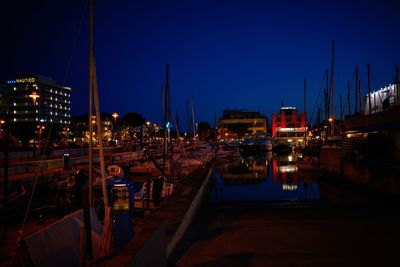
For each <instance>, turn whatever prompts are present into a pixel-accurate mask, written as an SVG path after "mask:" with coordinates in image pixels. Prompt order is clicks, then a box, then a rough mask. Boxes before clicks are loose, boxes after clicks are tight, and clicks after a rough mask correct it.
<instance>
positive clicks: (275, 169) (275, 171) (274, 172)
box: [272, 159, 278, 184]
mask: <svg viewBox="0 0 400 267" xmlns="http://www.w3.org/2000/svg"><path fill="white" fill-rule="evenodd" d="M272 176H273V182H274V184H276V183H277V182H278V166H277V164H276V159H274V160H272Z"/></svg>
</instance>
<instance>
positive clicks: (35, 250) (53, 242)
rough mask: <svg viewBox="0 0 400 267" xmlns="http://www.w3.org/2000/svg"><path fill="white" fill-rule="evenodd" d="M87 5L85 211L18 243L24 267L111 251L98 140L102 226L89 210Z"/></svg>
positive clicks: (71, 262)
mask: <svg viewBox="0 0 400 267" xmlns="http://www.w3.org/2000/svg"><path fill="white" fill-rule="evenodd" d="M89 3H90V19H89V20H90V49H89V63H90V64H89V81H90V82H89V95H90V99H89V127H90V142H89V176H88V177H89V182H88V185H89V190H88V194H83V197H82V199H83V202H84V208H83V209H82V210H78V211H76V212H73V213H71V214H69V215H67V216H65V217H64V218H62V219H61V220H59V221H57V222H55V223H53V224H51V225H49V226H47V227H45V228H43V229H41V230H40V231H38V232H36V233H33V234H31V235H29V236H27V237H24V238H23V239H21V240H19V244H18V254H19V258H20V259H21V261H22V264H23V265H29V266H59V267H60V266H83V265H85V262H88V261H89V262H90V261H92V260H94V259H96V258H99V257H101V256H105V255H107V254H108V253H109V251H110V244H111V220H110V215H111V214H110V211H111V208H110V205H109V201H108V192H107V185H106V167H105V161H104V151H103V143H102V140H101V138H100V139H99V158H100V167H101V183H102V191H103V201H104V223H103V225H102V224H101V223H100V222H99V220H98V218H97V215H96V213H95V211H94V209H93V207H92V199H93V198H92V191H93V186H92V182H91V179H90V178H91V177H92V168H93V166H92V136H93V123H92V109H93V101H94V105H95V112H96V126H97V135H98V136H102V134H101V131H102V129H101V118H100V105H99V93H98V84H97V77H96V65H95V57H94V45H93V43H94V42H93V28H94V27H93V24H94V23H93V13H94V11H93V0H89Z"/></svg>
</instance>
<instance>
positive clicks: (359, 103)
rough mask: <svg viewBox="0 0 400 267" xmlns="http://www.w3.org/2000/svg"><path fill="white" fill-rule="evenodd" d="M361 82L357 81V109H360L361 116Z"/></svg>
mask: <svg viewBox="0 0 400 267" xmlns="http://www.w3.org/2000/svg"><path fill="white" fill-rule="evenodd" d="M361 91H362V90H361V80H358V96H359V98H358V106H359V107H358V108H359V109H360V115H363V114H362V112H363V107H362V99H361Z"/></svg>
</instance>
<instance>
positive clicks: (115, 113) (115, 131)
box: [112, 112, 118, 146]
mask: <svg viewBox="0 0 400 267" xmlns="http://www.w3.org/2000/svg"><path fill="white" fill-rule="evenodd" d="M112 116H113V118H114V126H115V128H114V142H115V143H114V144H115V146H117V118H118V113H117V112H114V113H113V114H112Z"/></svg>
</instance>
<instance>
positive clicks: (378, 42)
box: [0, 0, 400, 124]
mask: <svg viewBox="0 0 400 267" xmlns="http://www.w3.org/2000/svg"><path fill="white" fill-rule="evenodd" d="M4 2H8V1H2V3H1V4H0V5H1V8H0V15H1V26H0V27H1V28H0V29H1V36H2V38H1V45H0V48H1V49H0V59H1V60H0V77H1V79H2V80H5V79H8V78H12V77H13V76H15V75H20V74H41V75H44V76H49V77H53V78H54V79H55V80H56V81H58V82H59V83H61V84H62V83H64V81H65V83H66V84H67V85H70V86H72V89H73V93H72V101H71V105H72V107H71V110H72V114H73V115H78V114H84V113H87V109H88V108H87V103H88V22H87V21H88V14H87V13H88V7H87V6H88V5H87V3H86V2H87V1H78V0H68V1H67V0H65V1H64V0H57V1H39V0H38V1H20V0H16V1H12V3H4ZM10 2H11V1H10ZM398 3H399V1H249V0H246V1H232V0H231V1H190V0H186V1H153V0H146V1H145V0H141V1H132V0H119V1H105V0H98V1H95V54H96V61H97V72H98V80H99V89H100V105H101V109H102V111H106V112H114V111H116V112H118V113H121V114H124V113H126V112H128V111H134V112H138V113H141V114H143V115H144V116H145V117H146V118H148V119H150V120H152V121H158V122H161V120H162V108H161V89H160V88H161V85H162V84H163V82H164V81H165V64H166V63H167V62H168V63H169V64H170V73H171V75H170V86H171V97H172V111H173V113H176V112H178V113H179V115H180V118H181V120H182V121H185V122H186V111H185V105H186V102H187V101H188V99H189V96H192V98H193V102H194V107H195V117H196V121H197V122H199V121H208V122H210V123H211V124H212V122H213V113H214V111H217V114H218V115H220V114H221V112H222V110H223V109H225V108H238V109H242V108H243V109H249V110H259V111H261V112H262V113H264V114H266V115H267V116H268V117H269V118H270V116H271V112H274V111H278V110H279V107H280V104H281V101H284V104H285V105H290V106H297V107H299V108H300V109H301V110H302V109H303V79H304V76H306V77H307V82H308V112H309V114H310V115H311V112H312V110H313V108H314V104H315V101H316V97H317V95H318V93H319V90H320V87H321V83H322V82H323V75H324V72H325V70H326V69H330V65H331V40H332V39H335V40H336V50H335V54H336V57H335V63H336V64H335V90H336V101H335V102H336V103H337V104H339V94H340V93H342V94H344V95H346V94H347V88H346V80H351V79H352V78H353V73H354V68H355V65H358V66H359V68H360V78H361V79H362V85H363V86H362V87H363V92H364V93H366V92H367V66H366V65H367V63H370V64H371V68H372V74H373V79H372V87H373V89H375V88H376V87H380V86H384V85H386V84H388V83H391V82H393V81H394V75H395V65H396V64H399V63H400V49H399V47H400V46H399V44H400V34H399V30H400V27H399V26H400V19H399V16H398V12H399V10H400V4H398ZM82 14H83V19H82ZM81 20H82V23H80V21H81ZM80 25H81V26H80ZM352 84H353V87H354V81H353V83H352ZM351 97H352V98H353V99H352V101H351V102H352V105H353V103H354V102H353V101H354V92H352V95H351ZM336 110H337V111H336V112H337V113H338V110H339V106H337V107H336ZM309 117H310V116H309ZM314 118H315V115H314Z"/></svg>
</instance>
